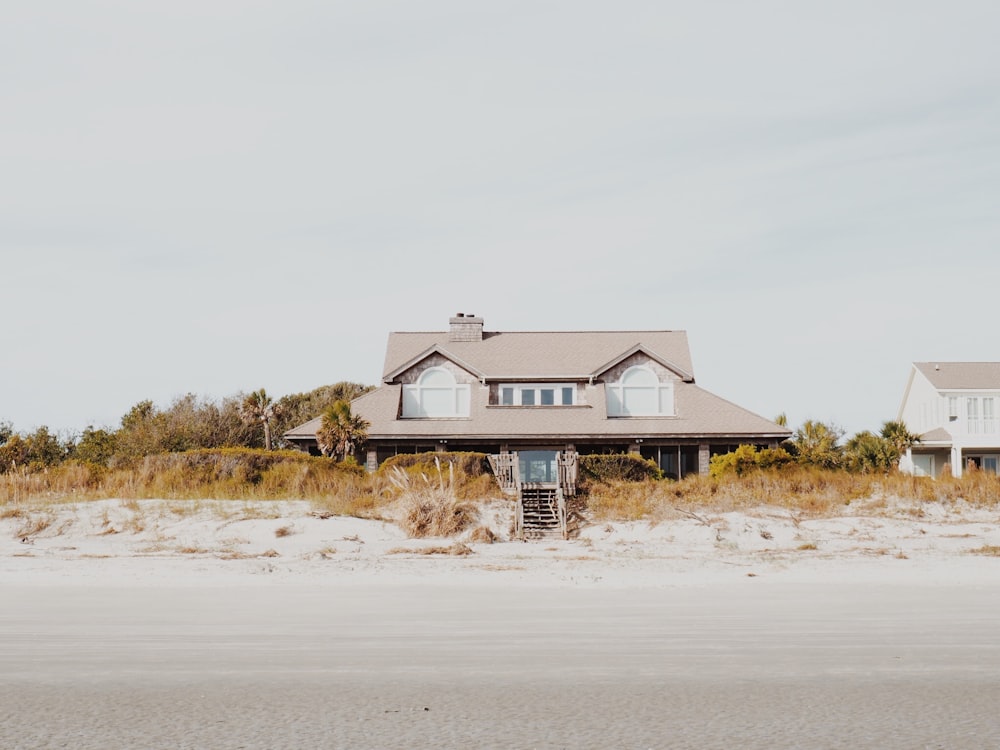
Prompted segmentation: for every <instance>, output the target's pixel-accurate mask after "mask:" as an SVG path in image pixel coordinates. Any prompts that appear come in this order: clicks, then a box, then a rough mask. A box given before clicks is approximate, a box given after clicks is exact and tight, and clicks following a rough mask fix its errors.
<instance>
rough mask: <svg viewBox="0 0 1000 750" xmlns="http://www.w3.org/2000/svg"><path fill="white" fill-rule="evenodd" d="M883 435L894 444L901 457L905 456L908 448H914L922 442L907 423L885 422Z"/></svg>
mask: <svg viewBox="0 0 1000 750" xmlns="http://www.w3.org/2000/svg"><path fill="white" fill-rule="evenodd" d="M881 435H882V437H883V438H884V439H885V440H888V441H889V442H890V443H892V446H893V447H894V448H895V449H896V451H897V452H898V453H899V454H900V455H903V454H905V453H906V449H907V448H912V447H913V446H914V445H916V444H917V443H919V442H920V436H919V435H915V434H914V433H912V432H910V431H909V430H908V429H907V428H906V423H905V422H883V423H882V432H881Z"/></svg>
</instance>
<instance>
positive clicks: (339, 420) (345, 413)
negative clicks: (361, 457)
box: [316, 401, 369, 461]
mask: <svg viewBox="0 0 1000 750" xmlns="http://www.w3.org/2000/svg"><path fill="white" fill-rule="evenodd" d="M368 427H369V424H368V422H367V421H365V420H364V419H362V418H361V417H359V416H358V415H356V414H352V413H351V404H350V402H349V401H336V402H334V404H333V405H332V406H330V407H329V408H328V409H327V410H326V411H325V412H323V418H322V421H321V422H320V427H319V429H318V430H317V431H316V442H317V443H318V444H319V450H320V452H321V453H322V454H323V455H324V456H333V457H334V458H335V459H336V460H338V461H343V460H344V459H346V458H347V457H348V456H350V457H353V456H354V450H355V448H356V447H357V446H358V445H360V444H362V443H364V442H365V440H367V439H368Z"/></svg>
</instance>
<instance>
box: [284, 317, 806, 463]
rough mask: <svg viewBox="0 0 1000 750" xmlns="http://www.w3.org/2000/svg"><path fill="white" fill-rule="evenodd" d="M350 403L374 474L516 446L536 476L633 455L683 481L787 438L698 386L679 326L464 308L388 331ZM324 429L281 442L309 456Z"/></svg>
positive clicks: (302, 429) (311, 426) (310, 428)
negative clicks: (581, 321) (564, 454)
mask: <svg viewBox="0 0 1000 750" xmlns="http://www.w3.org/2000/svg"><path fill="white" fill-rule="evenodd" d="M351 407H352V410H353V412H354V413H355V414H357V415H360V416H361V417H363V418H364V419H365V420H367V421H368V423H369V425H370V426H369V428H368V442H367V455H366V458H367V465H368V468H369V469H371V470H374V469H375V468H377V467H378V465H379V464H380V463H381V462H382V461H384V460H385V459H387V458H389V457H390V456H393V455H395V454H397V453H419V452H424V451H443V450H449V451H480V452H484V453H490V454H500V453H507V452H514V451H517V452H518V453H519V454H520V455H521V457H522V461H524V460H525V457H527V464H528V465H529V466H533V467H535V468H534V469H532V470H531V471H534V472H535V473H536V474H537V473H540V474H541V475H540V476H534V477H526V479H533V480H535V481H546V477H545V476H544V475H545V474H546V472H547V471H549V468H547V467H552V466H554V463H553V460H552V457H553V456H554V455H555V452H556V451H567V450H569V451H576V452H578V453H581V454H588V453H629V452H631V453H639V454H641V455H643V456H644V457H646V458H650V459H653V460H654V461H655V462H656V463H657V464H658V465H659V466H660V467H661V468H662V469H663V470H664V472H666V474H667V475H668V476H673V477H681V476H684V475H686V474H690V473H701V474H705V473H707V472H708V463H709V459H710V457H711V456H713V455H715V454H718V453H728V452H729V451H731V450H733V449H735V448H736V447H737V446H738V445H741V444H754V445H759V446H763V447H776V446H777V445H778V444H779V443H780V442H781V441H782V440H784V439H786V438H788V437H789V436H790V435H791V433H790V432H789V430H787V429H786V428H784V427H781V426H779V425H777V424H775V423H774V422H772V421H770V420H768V419H765V418H763V417H760V416H758V415H756V414H753V413H751V412H749V411H747V410H746V409H742V408H740V407H739V406H736V405H735V404H733V403H731V402H729V401H726V400H724V399H722V398H719V397H718V396H715V395H713V394H711V393H709V392H708V391H706V390H704V389H702V388H700V387H698V386H697V385H696V384H695V378H694V370H693V368H692V364H691V353H690V351H689V349H688V342H687V335H686V333H685V332H683V331H563V332H493V331H485V330H484V329H483V319H482V318H480V317H476V316H475V315H463V314H461V313H459V314H458V315H456V316H455V317H453V318H451V320H450V326H449V329H448V330H447V331H441V332H423V333H421V332H402V333H391V334H389V342H388V346H387V349H386V356H385V366H384V370H383V376H382V384H381V386H379V387H378V388H376V389H375V390H374V391H371V392H369V393H367V394H365V395H363V396H361V397H359V398H357V399H356V400H355V401H353V402H352V404H351ZM319 423H320V422H319V419H314V420H312V421H310V422H307V423H306V424H304V425H301V426H299V427H296V428H295V429H293V430H290V431H289V432H287V433H286V434H285V439H286V440H288V441H290V442H292V443H294V444H295V445H297V446H298V447H300V448H302V449H305V450H310V451H312V452H316V431H317V429H318V427H319Z"/></svg>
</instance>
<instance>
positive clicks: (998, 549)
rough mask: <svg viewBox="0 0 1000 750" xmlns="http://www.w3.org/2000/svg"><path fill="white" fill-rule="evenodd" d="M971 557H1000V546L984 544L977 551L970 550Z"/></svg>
mask: <svg viewBox="0 0 1000 750" xmlns="http://www.w3.org/2000/svg"><path fill="white" fill-rule="evenodd" d="M969 554H970V555H986V556H987V557H1000V545H996V544H984V545H983V546H982V547H978V548H977V549H970V550H969Z"/></svg>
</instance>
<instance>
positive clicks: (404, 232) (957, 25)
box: [0, 0, 1000, 434]
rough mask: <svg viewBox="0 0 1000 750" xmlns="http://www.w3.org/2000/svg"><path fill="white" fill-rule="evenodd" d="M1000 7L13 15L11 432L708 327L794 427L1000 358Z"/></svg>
mask: <svg viewBox="0 0 1000 750" xmlns="http://www.w3.org/2000/svg"><path fill="white" fill-rule="evenodd" d="M997 29H1000V4H998V3H996V2H995V0H992V1H990V0H983V1H982V2H978V1H966V0H952V1H951V2H947V3H945V2H941V1H935V2H926V1H924V0H899V1H894V0H893V1H881V0H864V1H863V2H862V1H858V0H846V1H845V2H839V3H819V2H802V1H801V0H787V1H786V0H762V1H760V2H754V3H748V2H702V3H690V2H673V1H672V0H659V1H658V2H653V1H649V2H646V1H634V2H629V1H627V0H626V1H624V2H623V1H621V0H619V2H615V3H610V2H601V3H599V2H591V1H589V0H576V1H574V2H545V0H531V1H530V2H516V1H508V2H503V3H483V2H474V1H472V0H449V1H445V0H426V1H425V2H421V3H415V2H386V1H383V0H366V2H363V3H360V2H336V1H331V0H314V1H312V2H307V1H305V0H284V1H283V2H254V1H253V0H240V1H239V2H236V1H235V0H232V1H221V0H197V2H192V1H189V0H170V1H169V2H166V1H165V0H145V1H144V2H141V3H136V2H126V1H125V0H117V1H115V0H105V1H104V2H98V1H95V0H52V1H51V2H45V3H40V2H34V1H30V2H29V1H27V0H11V1H9V2H7V3H5V5H4V12H3V22H2V24H0V91H2V92H3V104H2V108H0V259H2V264H0V292H2V302H3V307H4V315H3V322H2V324H0V420H8V421H11V422H13V423H14V426H15V428H16V429H19V430H31V429H34V428H35V427H37V426H39V425H43V424H44V425H48V426H49V427H50V428H51V429H54V430H63V431H78V430H80V429H82V428H83V427H84V426H86V425H88V424H92V425H94V426H98V427H100V426H110V427H114V426H116V425H117V424H118V422H119V419H120V418H121V416H122V415H123V414H124V413H125V412H126V411H127V410H128V409H129V408H130V407H131V406H132V405H133V404H135V403H136V402H138V401H141V400H143V399H152V400H153V401H154V402H155V403H156V404H157V405H158V406H161V407H165V406H167V405H169V403H170V402H171V401H172V399H173V398H175V397H177V396H180V395H183V394H184V393H188V392H193V393H196V394H198V395H200V396H204V397H208V398H222V397H224V396H229V395H233V394H235V393H237V392H239V391H248V390H251V389H257V388H261V387H264V388H266V389H267V390H268V392H269V393H271V394H272V395H274V396H276V397H277V396H281V395H284V394H287V393H293V392H300V391H308V390H311V389H313V388H315V387H317V386H320V385H324V384H327V383H333V382H336V381H339V380H354V381H359V382H363V383H377V382H378V381H379V378H380V376H381V371H382V361H383V355H384V348H385V341H386V337H387V334H388V333H389V331H393V330H444V329H445V328H446V327H447V323H448V318H449V316H451V315H452V314H454V313H456V312H460V311H461V312H468V313H475V314H478V315H481V316H483V317H484V318H485V320H486V328H487V330H566V329H599V330H605V329H609V330H610V329H615V330H618V329H684V330H687V332H688V336H689V340H690V343H691V349H692V355H693V358H694V369H695V377H696V379H697V382H698V383H699V384H700V385H701V386H703V387H705V388H707V389H708V390H710V391H712V392H714V393H716V394H718V395H720V396H722V397H724V398H727V399H730V400H732V401H734V402H736V403H737V404H740V405H741V406H744V407H746V408H748V409H751V410H752V411H755V412H757V413H759V414H762V415H764V416H767V417H774V416H775V415H776V414H778V413H779V412H785V413H787V415H788V418H789V422H790V425H791V426H792V427H795V426H797V425H798V424H800V423H801V422H802V421H803V420H805V419H819V420H823V421H829V422H834V423H836V424H839V425H840V426H842V427H843V428H844V429H845V430H846V431H847V432H848V434H851V433H854V432H857V431H858V430H862V429H878V427H879V426H880V424H881V422H882V421H884V420H886V419H892V418H894V417H895V415H896V410H897V408H898V406H899V402H900V399H901V397H902V391H903V387H904V385H905V381H906V377H907V374H908V371H909V365H910V363H911V362H913V361H933V360H945V361H946V360H998V359H1000V347H998V341H1000V331H998V318H1000V315H998V313H1000V302H998V298H1000V294H998V287H1000V252H998V250H1000V45H998V44H997Z"/></svg>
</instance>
